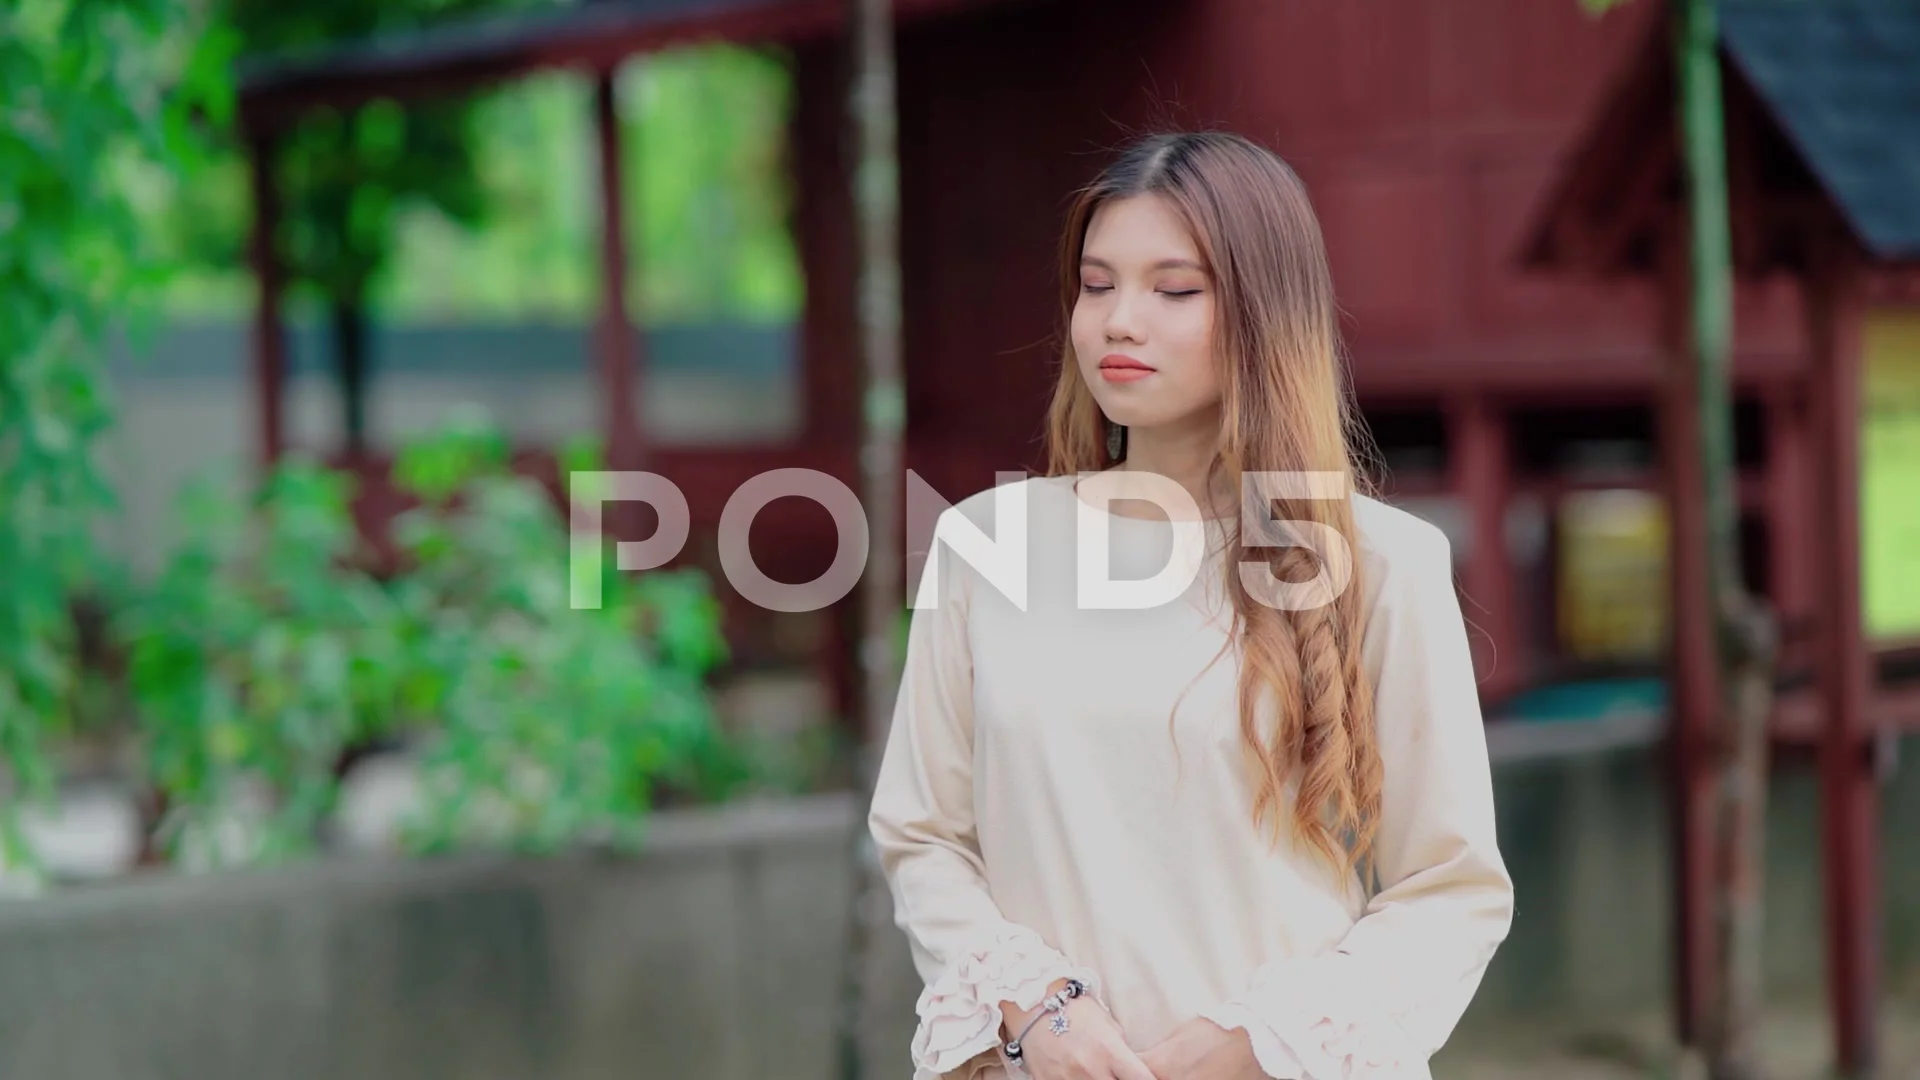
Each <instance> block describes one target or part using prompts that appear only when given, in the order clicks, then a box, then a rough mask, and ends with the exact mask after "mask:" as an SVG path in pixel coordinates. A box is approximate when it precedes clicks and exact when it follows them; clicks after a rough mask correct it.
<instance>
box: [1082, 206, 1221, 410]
mask: <svg viewBox="0 0 1920 1080" xmlns="http://www.w3.org/2000/svg"><path fill="white" fill-rule="evenodd" d="M1213 304H1214V286H1213V282H1212V281H1210V280H1208V277H1207V274H1206V271H1205V270H1203V269H1202V268H1201V265H1200V253H1199V251H1198V250H1197V249H1196V248H1195V247H1194V244H1193V240H1192V238H1191V237H1189V236H1188V235H1187V230H1186V227H1185V226H1184V225H1183V224H1182V223H1181V221H1180V218H1179V217H1178V216H1177V215H1176V214H1175V213H1174V211H1173V208H1172V207H1171V206H1169V205H1168V204H1167V202H1166V201H1165V200H1163V199H1162V198H1160V197H1159V196H1155V195H1142V196H1136V197H1134V198H1129V199H1118V200H1114V201H1112V202H1107V203H1103V204H1101V206H1100V208H1099V209H1097V210H1095V211H1094V214H1093V219H1092V220H1091V221H1090V222H1089V223H1088V225H1087V236H1086V241H1085V242H1084V243H1083V244H1082V245H1081V254H1080V296H1079V299H1078V300H1076V301H1075V302H1074V305H1073V324H1072V334H1073V351H1074V357H1075V359H1076V360H1077V361H1078V363H1079V365H1080V377H1081V378H1083V379H1085V380H1086V381H1087V386H1088V387H1090V388H1091V389H1092V390H1093V397H1094V400H1095V401H1097V402H1099V404H1100V409H1101V411H1102V412H1104V413H1106V415H1107V417H1108V419H1110V420H1112V421H1114V422H1115V423H1117V424H1124V425H1126V426H1128V427H1136V428H1152V427H1160V426H1163V425H1168V424H1178V423H1181V422H1184V421H1190V420H1194V419H1197V418H1198V417H1200V416H1202V415H1204V414H1206V413H1208V412H1210V411H1211V410H1212V409H1213V408H1214V407H1215V406H1216V405H1218V404H1219V401H1220V378H1219V370H1218V364H1217V363H1216V361H1215V358H1214V354H1213Z"/></svg>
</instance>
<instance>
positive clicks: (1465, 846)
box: [1203, 523, 1513, 1080]
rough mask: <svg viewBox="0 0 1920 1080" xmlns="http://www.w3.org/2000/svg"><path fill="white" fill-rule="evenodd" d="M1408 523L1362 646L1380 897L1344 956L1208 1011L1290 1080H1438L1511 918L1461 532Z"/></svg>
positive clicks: (1279, 976)
mask: <svg viewBox="0 0 1920 1080" xmlns="http://www.w3.org/2000/svg"><path fill="white" fill-rule="evenodd" d="M1394 532H1395V533H1396V534H1397V535H1396V536H1395V538H1394V540H1393V541H1392V542H1391V543H1390V544H1388V545H1387V547H1388V549H1389V550H1388V551H1387V552H1386V554H1387V556H1388V557H1387V558H1386V559H1384V560H1382V561H1381V563H1380V564H1379V566H1380V569H1379V570H1376V573H1380V574H1382V579H1381V581H1380V583H1379V587H1378V591H1377V592H1376V594H1375V598H1374V602H1373V605H1372V611H1371V612H1370V617H1369V619H1368V626H1367V630H1366V637H1365V640H1364V644H1363V659H1364V664H1365V666H1366V669H1367V671H1368V675H1369V677H1370V678H1372V679H1373V680H1374V686H1375V702H1374V708H1375V715H1376V723H1377V725H1378V730H1379V746H1380V753H1381V757H1382V764H1383V766H1384V771H1385V787H1384V793H1383V799H1382V807H1381V819H1380V826H1379V831H1378V833H1377V835H1376V841H1375V847H1374V850H1373V856H1372V861H1373V865H1374V868H1375V870H1376V872H1377V875H1378V890H1379V891H1378V892H1377V893H1375V894H1374V895H1373V896H1372V898H1371V899H1370V901H1369V902H1368V904H1367V907H1366V910H1365V912H1364V913H1363V915H1362V917H1361V918H1360V919H1359V920H1358V921H1357V922H1356V923H1355V924H1354V926H1353V927H1352V929H1351V930H1350V931H1349V932H1348V933H1347V934H1346V935H1345V937H1344V938H1343V939H1342V940H1341V942H1340V943H1339V945H1338V946H1337V947H1336V948H1335V949H1334V950H1333V951H1331V952H1329V953H1325V954H1322V955H1313V956H1302V957H1298V958H1288V959H1284V960H1279V961H1276V962H1274V963H1271V964H1268V965H1264V966H1262V967H1260V968H1258V969H1256V970H1255V972H1254V974H1253V976H1252V978H1251V979H1250V980H1249V985H1248V986H1247V987H1246V988H1245V990H1244V991H1243V992H1242V993H1241V994H1240V995H1239V996H1238V997H1236V998H1233V999H1231V1000H1229V1001H1227V1002H1224V1003H1222V1004H1220V1005H1218V1006H1216V1007H1214V1008H1213V1009H1210V1010H1208V1011H1207V1012H1206V1013H1204V1014H1203V1015H1205V1016H1206V1017H1207V1018H1208V1019H1210V1020H1212V1021H1214V1022H1215V1023H1217V1024H1219V1025H1220V1026H1222V1027H1224V1028H1244V1029H1245V1030H1246V1031H1247V1033H1248V1035H1249V1038H1250V1040H1251V1041H1252V1043H1253V1049H1254V1052H1255V1056H1256V1057H1257V1058H1258V1059H1259V1062H1260V1066H1261V1068H1262V1070H1263V1071H1265V1072H1266V1073H1267V1074H1268V1075H1269V1076H1272V1077H1276V1078H1282V1080H1361V1078H1367V1080H1386V1078H1389V1077H1393V1078H1415V1080H1424V1078H1426V1077H1427V1076H1428V1075H1429V1073H1428V1069H1427V1061H1428V1059H1429V1058H1430V1057H1431V1056H1432V1054H1433V1053H1434V1052H1435V1051H1437V1050H1438V1049H1439V1048H1440V1046H1441V1045H1442V1044H1443V1043H1444V1042H1445V1041H1446V1039H1447V1038H1448V1036H1449V1035H1450V1034H1451V1033H1452V1031H1453V1028H1454V1026H1455V1025H1456V1024H1457V1023H1458V1022H1459V1020H1460V1017H1461V1015H1462V1014H1463V1013H1464V1012H1465V1010H1466V1007H1467V1004H1468V1002H1469V1001H1470V1000H1471V998H1472V997H1473V994H1474V992H1475V991H1476V990H1477V989H1478V988H1479V984H1480V980H1481V978H1482V976H1483V975H1484V973H1485V970H1486V966H1487V964H1488V962H1489V961H1490V960H1491V959H1492V956H1493V953H1494V951H1495V949H1496V948H1497V947H1498V946H1499V944H1500V942H1501V941H1503V940H1504V939H1505V937H1506V935H1507V931H1508V929H1509V927H1510V925H1511V922H1512V913H1513V886H1512V881H1511V879H1510V877H1509V876H1508V873H1507V870H1506V866H1505V864H1504V862H1503V860H1502V858H1501V855H1500V852H1499V849H1498V847H1497V844H1496V840H1495V834H1494V811H1493V783H1492V776H1491V769H1490V767H1489V764H1488V760H1487V746H1486V734H1485V731H1484V729H1483V728H1482V726H1481V714H1480V704H1479V695H1478V691H1477V689H1476V687H1475V681H1474V675H1473V663H1472V659H1471V656H1470V654H1469V651H1468V646H1467V639H1466V632H1465V626H1464V623H1463V620H1462V618H1461V612H1460V606H1459V600H1458V598H1457V597H1456V596H1455V594H1454V591H1453V584H1452V583H1453V574H1452V564H1451V560H1450V557H1449V549H1448V545H1447V540H1446V537H1445V535H1444V534H1442V533H1440V532H1439V530H1437V529H1434V528H1432V527H1431V526H1428V525H1425V524H1424V523H1415V524H1414V525H1413V526H1412V527H1406V528H1401V529H1395V530H1394Z"/></svg>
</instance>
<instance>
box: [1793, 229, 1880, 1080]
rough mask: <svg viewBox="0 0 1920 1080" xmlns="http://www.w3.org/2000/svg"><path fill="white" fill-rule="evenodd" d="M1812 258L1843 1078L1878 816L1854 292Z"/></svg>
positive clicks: (1833, 982)
mask: <svg viewBox="0 0 1920 1080" xmlns="http://www.w3.org/2000/svg"><path fill="white" fill-rule="evenodd" d="M1831 250H1832V251H1833V252H1835V254H1832V255H1830V256H1828V257H1826V258H1823V259H1822V260H1821V265H1818V266H1816V268H1815V269H1814V270H1813V271H1812V273H1811V276H1810V278H1809V280H1808V281H1807V328H1808V333H1809V334H1810V336H1811V339H1812V340H1811V341H1810V342H1809V345H1810V346H1811V350H1812V356H1813V361H1814V363H1813V382H1812V387H1811V390H1812V392H1811V393H1810V394H1809V395H1808V396H1809V399H1810V401H1811V404H1812V413H1813V430H1814V438H1815V441H1816V444H1817V448H1818V453H1817V460H1818V471H1817V474H1816V478H1817V482H1816V483H1815V484H1814V485H1813V487H1814V491H1815V493H1816V501H1815V506H1816V508H1817V509H1816V513H1815V515H1814V519H1813V520H1814V521H1815V522H1816V524H1817V529H1818V547H1817V554H1818V558H1817V560H1816V571H1815V575H1816V576H1815V586H1816V588H1817V589H1818V595H1819V597H1820V600H1821V614H1822V616H1823V617H1822V619H1821V627H1820V633H1819V645H1818V657H1819V659H1818V663H1817V667H1818V671H1819V686H1820V706H1821V710H1820V711H1821V717H1822V724H1821V731H1820V748H1819V759H1820V817H1821V843H1822V849H1821V855H1822V862H1823V870H1824V878H1825V899H1826V923H1827V926H1826V930H1827V989H1828V993H1829V996H1830V1006H1831V1009H1832V1018H1833V1030H1834V1037H1835V1041H1836V1043H1837V1045H1836V1047H1835V1049H1836V1052H1837V1056H1838V1059H1839V1060H1838V1065H1839V1067H1840V1070H1841V1072H1842V1074H1843V1075H1846V1076H1863V1075H1868V1074H1869V1073H1870V1072H1871V1070H1872V1069H1873V1068H1874V1066H1875V1064H1876V1058H1877V1051H1878V1045H1877V1043H1878V1040H1877V1030H1876V1029H1877V1024H1876V1022H1875V1021H1876V1013H1877V1011H1878V1008H1879V999H1880V960H1879V957H1880V912H1879V908H1880V881H1879V857H1880V843H1879V806H1878V792H1877V791H1876V790H1875V777H1874V769H1873V754H1872V752H1873V733H1872V730H1871V728H1870V727H1869V725H1868V722H1867V715H1866V714H1867V695H1868V692H1869V687H1870V685H1871V682H1870V680H1871V672H1870V668H1869V663H1870V659H1869V656H1868V653H1867V644H1866V633H1865V625H1864V613H1863V610H1862V601H1861V592H1860V587H1861V582H1860V395H1861V372H1860V368H1861V359H1862V358H1861V355H1860V353H1861V347H1862V343H1861V329H1862V328H1861V319H1862V315H1863V312H1862V306H1861V303H1860V296H1861V294H1860V283H1859V281H1858V278H1857V277H1856V274H1855V268H1854V267H1853V266H1852V264H1851V261H1850V260H1848V259H1845V258H1844V257H1842V256H1840V255H1838V254H1837V252H1838V251H1839V250H1841V249H1840V248H1839V247H1838V244H1837V242H1836V244H1835V246H1834V248H1832V249H1831Z"/></svg>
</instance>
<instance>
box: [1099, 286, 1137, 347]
mask: <svg viewBox="0 0 1920 1080" xmlns="http://www.w3.org/2000/svg"><path fill="white" fill-rule="evenodd" d="M1111 296H1112V302H1111V303H1109V304H1108V305H1107V318H1106V324H1105V326H1104V330H1105V332H1106V335H1107V340H1108V341H1109V342H1120V341H1130V342H1133V343H1134V344H1139V343H1140V342H1141V340H1142V338H1141V336H1140V333H1141V328H1140V318H1139V315H1140V313H1139V307H1138V305H1137V303H1136V302H1135V300H1134V293H1133V290H1131V289H1124V288H1116V289H1114V290H1113V292H1112V294H1111Z"/></svg>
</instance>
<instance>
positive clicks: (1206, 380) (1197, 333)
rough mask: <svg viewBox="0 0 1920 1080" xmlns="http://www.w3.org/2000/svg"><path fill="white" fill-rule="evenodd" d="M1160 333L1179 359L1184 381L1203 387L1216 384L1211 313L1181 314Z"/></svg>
mask: <svg viewBox="0 0 1920 1080" xmlns="http://www.w3.org/2000/svg"><path fill="white" fill-rule="evenodd" d="M1163 333H1164V334H1165V335H1166V336H1165V340H1166V342H1167V343H1168V345H1169V346H1170V347H1171V350H1172V351H1174V352H1176V353H1177V354H1178V355H1179V357H1180V366H1181V368H1182V370H1183V372H1184V373H1185V374H1186V376H1187V381H1189V382H1193V383H1203V384H1206V385H1212V384H1213V383H1214V382H1216V381H1217V376H1216V374H1215V371H1214V368H1215V362H1214V354H1213V318H1212V312H1211V311H1208V310H1199V311H1193V312H1187V311H1181V312H1180V313H1179V314H1178V316H1177V317H1175V318H1173V319H1170V320H1169V321H1168V323H1167V325H1166V326H1165V328H1164V330H1163Z"/></svg>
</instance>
